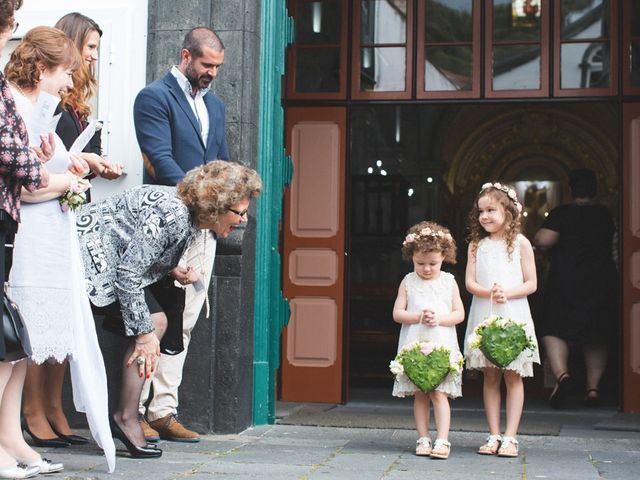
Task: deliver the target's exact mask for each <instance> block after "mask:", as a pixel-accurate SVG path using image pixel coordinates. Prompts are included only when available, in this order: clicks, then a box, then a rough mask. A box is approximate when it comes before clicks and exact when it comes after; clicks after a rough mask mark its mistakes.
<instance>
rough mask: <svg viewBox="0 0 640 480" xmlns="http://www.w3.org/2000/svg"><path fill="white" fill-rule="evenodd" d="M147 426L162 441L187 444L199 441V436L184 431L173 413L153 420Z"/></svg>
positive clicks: (186, 430)
mask: <svg viewBox="0 0 640 480" xmlns="http://www.w3.org/2000/svg"><path fill="white" fill-rule="evenodd" d="M149 425H150V426H151V428H153V429H154V430H155V431H157V432H158V434H159V435H160V438H161V439H163V440H169V441H172V442H187V443H196V442H199V441H200V435H198V434H197V433H196V432H192V431H191V430H188V429H186V428H185V427H184V425H182V424H181V423H180V422H179V421H178V419H177V418H176V416H175V414H173V413H170V414H169V415H167V416H166V417H162V418H159V419H157V420H153V421H151V422H149Z"/></svg>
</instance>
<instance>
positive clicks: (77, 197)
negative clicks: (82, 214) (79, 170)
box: [58, 175, 91, 212]
mask: <svg viewBox="0 0 640 480" xmlns="http://www.w3.org/2000/svg"><path fill="white" fill-rule="evenodd" d="M89 188H91V183H90V182H89V180H87V179H85V178H82V177H78V176H77V175H72V176H71V179H70V181H69V189H68V190H67V191H66V192H65V193H64V195H62V196H61V197H60V198H58V202H59V203H60V208H61V209H62V211H63V212H66V211H68V210H77V209H78V208H80V207H81V206H82V205H84V204H85V203H86V202H87V194H86V191H87V190H88V189H89Z"/></svg>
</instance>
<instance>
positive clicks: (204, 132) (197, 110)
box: [171, 65, 209, 146]
mask: <svg viewBox="0 0 640 480" xmlns="http://www.w3.org/2000/svg"><path fill="white" fill-rule="evenodd" d="M171 74H172V75H173V76H174V77H175V78H176V80H177V81H178V85H180V88H181V89H182V91H183V92H184V96H185V97H186V99H187V103H189V105H190V106H191V110H193V114H194V115H195V116H196V120H198V124H199V125H200V135H201V136H202V142H203V143H204V144H205V146H206V145H207V138H208V137H209V112H208V111H207V106H206V105H205V103H204V96H205V94H206V93H207V92H208V91H209V89H208V88H201V89H199V90H198V91H197V92H196V95H195V97H194V96H192V92H193V87H192V86H191V83H189V80H187V77H185V76H184V74H183V73H182V72H181V71H180V70H178V67H177V66H175V65H174V66H173V67H172V68H171Z"/></svg>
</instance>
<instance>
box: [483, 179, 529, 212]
mask: <svg viewBox="0 0 640 480" xmlns="http://www.w3.org/2000/svg"><path fill="white" fill-rule="evenodd" d="M487 188H495V189H496V190H500V191H501V192H504V193H506V194H507V197H509V199H510V200H511V201H512V202H513V204H514V205H515V206H516V210H517V211H518V213H522V204H521V203H520V202H519V201H518V195H517V194H516V191H515V190H514V189H513V188H509V187H508V186H506V185H503V184H501V183H498V182H496V183H491V182H487V183H485V184H484V185H482V189H481V190H480V191H481V192H482V191H484V190H486V189H487Z"/></svg>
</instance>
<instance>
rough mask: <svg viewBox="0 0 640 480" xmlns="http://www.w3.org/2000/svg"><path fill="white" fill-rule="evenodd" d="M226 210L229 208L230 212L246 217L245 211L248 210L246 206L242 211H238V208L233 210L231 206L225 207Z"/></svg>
mask: <svg viewBox="0 0 640 480" xmlns="http://www.w3.org/2000/svg"><path fill="white" fill-rule="evenodd" d="M227 210H229V211H230V212H231V213H235V214H236V215H238V216H239V217H240V218H242V217H246V216H247V212H248V211H249V209H248V208H246V209H244V210H243V211H241V212H239V211H238V210H234V209H233V208H227Z"/></svg>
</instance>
